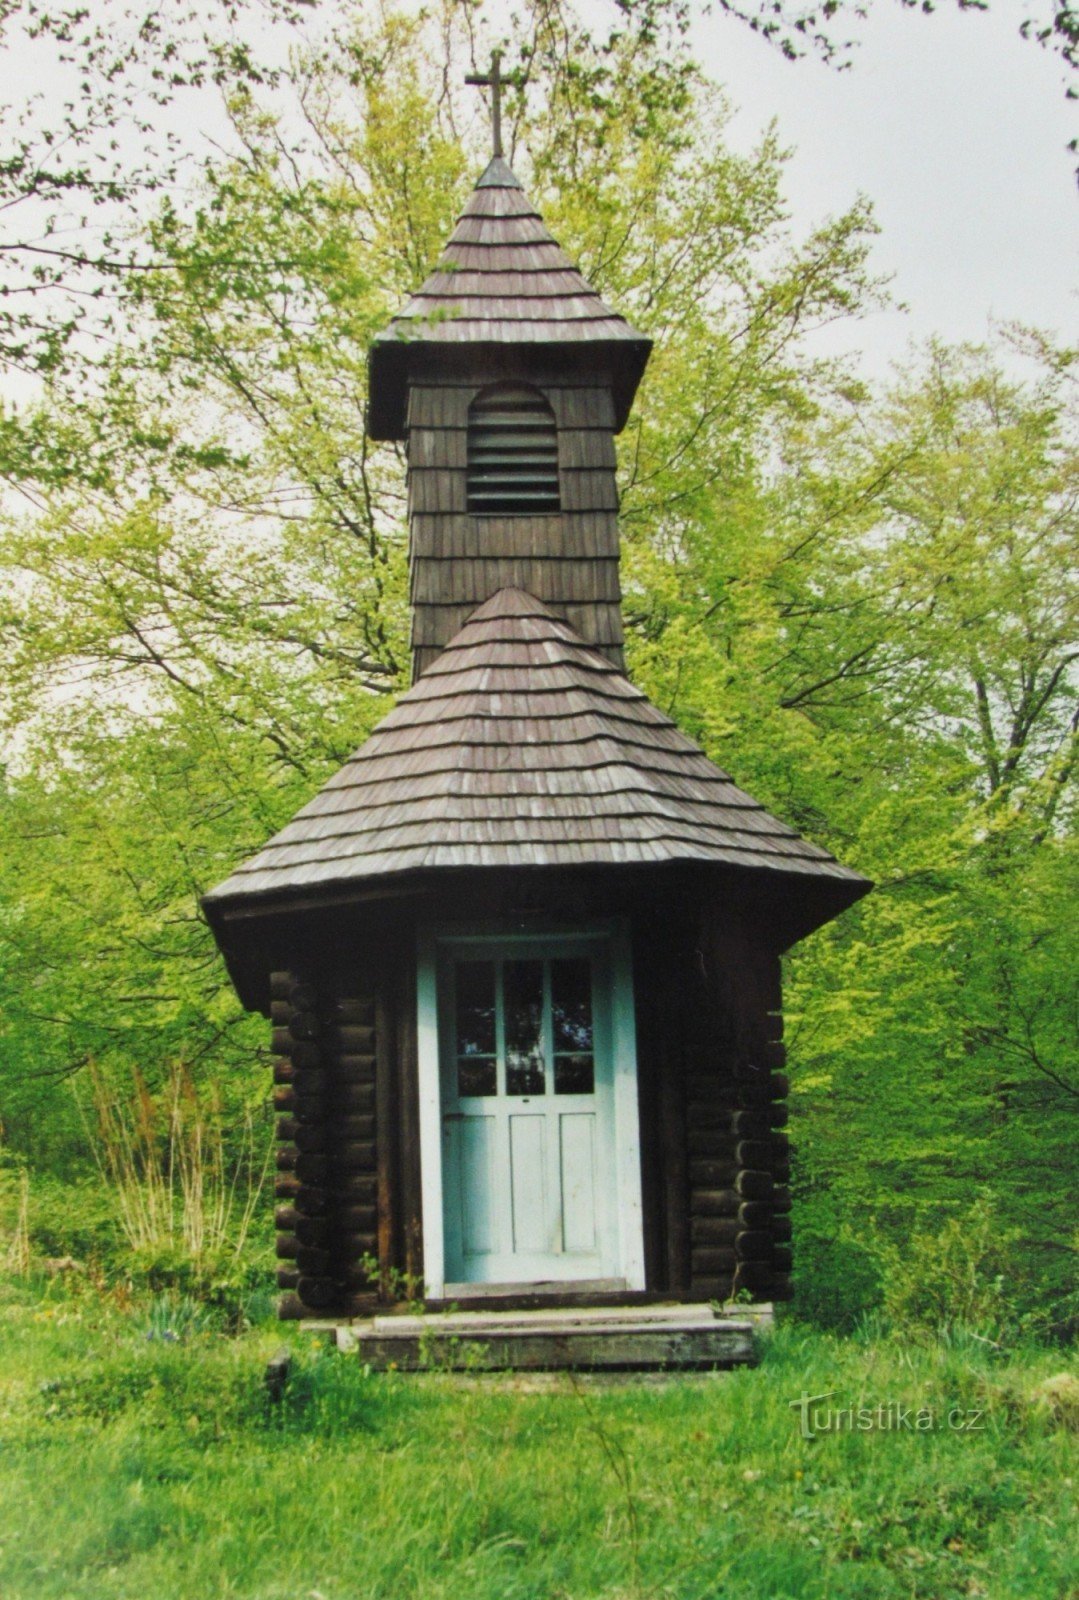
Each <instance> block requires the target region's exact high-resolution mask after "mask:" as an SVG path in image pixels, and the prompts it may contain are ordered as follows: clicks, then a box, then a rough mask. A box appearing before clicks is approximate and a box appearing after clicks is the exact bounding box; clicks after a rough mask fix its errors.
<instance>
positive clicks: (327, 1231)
mask: <svg viewBox="0 0 1079 1600" xmlns="http://www.w3.org/2000/svg"><path fill="white" fill-rule="evenodd" d="M274 1226H275V1227H277V1228H280V1229H281V1231H282V1233H283V1234H289V1233H291V1234H294V1235H295V1237H296V1239H297V1241H298V1243H300V1244H302V1245H306V1244H312V1245H320V1246H327V1247H328V1246H329V1244H330V1242H331V1239H332V1235H333V1231H334V1223H333V1219H332V1217H304V1216H301V1215H300V1214H299V1213H298V1212H297V1211H296V1209H295V1208H294V1207H293V1206H278V1208H277V1210H276V1211H275V1212H274Z"/></svg>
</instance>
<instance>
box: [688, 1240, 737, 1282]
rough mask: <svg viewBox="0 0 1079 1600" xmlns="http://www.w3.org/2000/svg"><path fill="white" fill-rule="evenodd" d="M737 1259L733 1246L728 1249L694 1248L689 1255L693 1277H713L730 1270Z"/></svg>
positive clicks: (695, 1278)
mask: <svg viewBox="0 0 1079 1600" xmlns="http://www.w3.org/2000/svg"><path fill="white" fill-rule="evenodd" d="M738 1260H739V1257H738V1255H736V1253H735V1251H734V1249H733V1247H732V1248H730V1249H725V1248H714V1249H705V1248H701V1249H694V1251H693V1252H692V1255H691V1257H690V1263H691V1266H692V1270H693V1278H694V1281H696V1280H697V1279H698V1278H709V1277H715V1276H717V1275H718V1274H719V1273H723V1272H728V1271H732V1270H733V1269H734V1267H735V1266H736V1264H737V1262H738Z"/></svg>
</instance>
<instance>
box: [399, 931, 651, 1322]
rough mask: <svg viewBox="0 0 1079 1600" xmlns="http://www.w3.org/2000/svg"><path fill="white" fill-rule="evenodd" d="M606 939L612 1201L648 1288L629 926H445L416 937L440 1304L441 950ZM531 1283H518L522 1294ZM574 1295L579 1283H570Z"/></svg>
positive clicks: (430, 1223)
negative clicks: (439, 993)
mask: <svg viewBox="0 0 1079 1600" xmlns="http://www.w3.org/2000/svg"><path fill="white" fill-rule="evenodd" d="M558 938H564V939H566V940H574V941H578V942H580V941H591V940H596V941H597V942H600V941H602V942H603V943H604V944H605V946H606V954H607V961H608V965H609V972H610V986H611V993H610V1017H611V1106H612V1114H613V1120H614V1126H613V1128H612V1130H611V1138H612V1142H613V1147H614V1158H615V1183H614V1190H613V1194H612V1196H611V1197H610V1202H609V1203H610V1204H612V1205H613V1210H614V1215H615V1219H616V1231H617V1248H618V1254H619V1263H620V1271H619V1273H618V1276H619V1277H620V1278H622V1279H624V1281H625V1285H626V1288H627V1289H643V1288H644V1287H645V1281H644V1225H643V1212H642V1203H641V1148H640V1120H639V1116H638V1109H637V1105H638V1102H637V1029H636V1023H635V1020H634V1006H633V967H632V956H631V947H630V938H629V929H628V926H627V925H626V923H625V922H624V921H623V920H621V919H617V920H605V921H590V922H587V923H584V924H582V925H580V926H577V927H572V926H567V925H566V924H564V923H543V924H537V925H536V926H530V927H528V928H527V929H525V928H522V927H521V925H520V924H519V923H517V924H513V925H511V924H499V923H490V922H488V923H482V924H474V923H473V924H461V923H442V924H431V925H430V926H425V927H421V928H420V929H419V930H418V933H417V952H416V954H417V961H416V1021H417V1029H416V1033H417V1071H418V1079H419V1084H418V1087H419V1113H420V1193H421V1206H422V1216H423V1277H424V1292H425V1294H426V1295H427V1297H428V1298H429V1299H432V1300H439V1299H442V1298H443V1296H444V1291H445V1287H446V1272H445V1240H444V1237H443V1228H444V1210H443V1194H442V1081H441V1062H440V1054H439V1038H438V1016H439V1007H438V967H439V954H440V951H441V950H442V949H443V948H444V947H446V946H453V945H454V944H471V945H475V944H478V943H479V944H488V943H489V944H491V945H497V946H498V947H499V948H500V949H502V950H507V949H510V950H511V949H512V947H513V945H514V944H515V943H519V944H527V943H530V942H532V943H534V942H535V941H536V940H546V939H558ZM527 1287H528V1285H527V1283H522V1284H520V1285H516V1284H515V1285H514V1288H515V1289H517V1288H519V1289H520V1290H521V1291H522V1292H524V1291H525V1290H527ZM564 1287H565V1290H566V1292H567V1293H572V1291H573V1287H574V1285H573V1282H572V1280H567V1281H566V1283H565V1286H564Z"/></svg>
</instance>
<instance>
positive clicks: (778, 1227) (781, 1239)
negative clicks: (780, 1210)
mask: <svg viewBox="0 0 1079 1600" xmlns="http://www.w3.org/2000/svg"><path fill="white" fill-rule="evenodd" d="M772 1238H773V1239H774V1240H775V1242H776V1244H789V1243H790V1238H791V1219H790V1217H774V1218H773V1219H772Z"/></svg>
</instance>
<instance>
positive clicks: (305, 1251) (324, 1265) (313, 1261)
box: [296, 1244, 332, 1277]
mask: <svg viewBox="0 0 1079 1600" xmlns="http://www.w3.org/2000/svg"><path fill="white" fill-rule="evenodd" d="M331 1259H332V1258H331V1256H330V1252H329V1251H328V1250H320V1249H319V1248H318V1246H317V1245H310V1244H301V1245H300V1246H299V1248H298V1249H297V1251H296V1265H297V1266H298V1267H299V1269H300V1271H301V1272H305V1273H313V1274H314V1275H315V1276H319V1277H321V1276H322V1275H323V1274H325V1273H328V1272H329V1271H330V1263H331Z"/></svg>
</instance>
